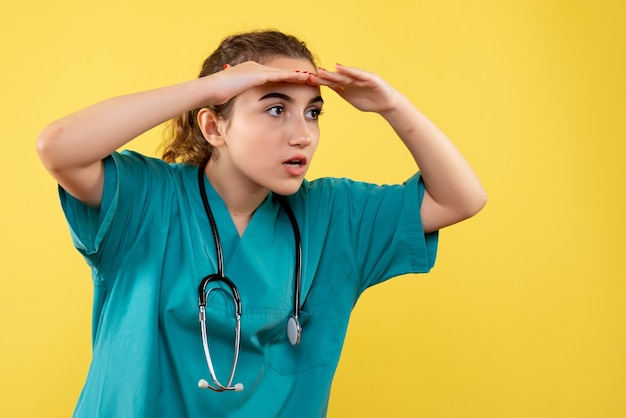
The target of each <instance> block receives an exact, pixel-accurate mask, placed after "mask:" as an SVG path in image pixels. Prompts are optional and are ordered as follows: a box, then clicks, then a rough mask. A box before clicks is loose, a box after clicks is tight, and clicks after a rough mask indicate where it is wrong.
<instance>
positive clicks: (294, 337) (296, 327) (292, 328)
mask: <svg viewBox="0 0 626 418" xmlns="http://www.w3.org/2000/svg"><path fill="white" fill-rule="evenodd" d="M300 336H302V327H301V326H300V321H298V318H296V317H295V316H290V317H289V319H288V320H287V338H289V342H290V343H291V345H298V344H300Z"/></svg>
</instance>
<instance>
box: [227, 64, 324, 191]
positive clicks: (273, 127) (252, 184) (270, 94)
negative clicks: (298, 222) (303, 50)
mask: <svg viewBox="0 0 626 418" xmlns="http://www.w3.org/2000/svg"><path fill="white" fill-rule="evenodd" d="M264 64H265V65H267V66H272V67H278V68H284V69H287V70H293V71H309V72H315V68H314V67H313V64H311V62H309V61H308V60H307V59H294V58H287V57H277V58H273V59H271V60H269V61H268V62H264ZM322 104H323V101H322V97H321V95H320V88H319V86H311V85H308V84H293V83H267V84H264V85H262V86H259V87H255V88H252V89H249V90H246V91H245V92H244V93H242V94H240V95H239V96H238V97H237V98H236V99H235V101H234V104H233V108H232V113H231V115H230V118H229V120H228V121H227V123H226V127H225V131H224V133H223V136H224V141H225V145H224V147H221V149H220V150H219V153H220V155H219V162H218V164H219V165H222V168H226V169H227V170H228V173H227V175H228V176H229V178H230V180H232V181H237V182H238V185H239V186H243V187H245V188H250V191H251V192H255V191H258V190H259V188H261V189H268V190H272V191H273V192H275V193H279V194H283V195H290V194H293V193H295V192H296V191H297V190H298V188H299V187H300V185H301V183H302V180H303V178H304V175H305V174H306V172H307V170H308V168H309V165H310V164H311V160H312V158H313V154H314V153H315V150H316V148H317V145H318V142H319V135H320V131H319V125H318V119H317V118H318V115H319V114H320V112H321V109H322ZM232 185H233V186H236V184H232Z"/></svg>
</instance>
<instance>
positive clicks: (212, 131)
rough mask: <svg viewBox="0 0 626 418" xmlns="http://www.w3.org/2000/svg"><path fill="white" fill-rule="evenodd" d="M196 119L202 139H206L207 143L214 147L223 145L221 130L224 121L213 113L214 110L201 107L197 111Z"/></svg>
mask: <svg viewBox="0 0 626 418" xmlns="http://www.w3.org/2000/svg"><path fill="white" fill-rule="evenodd" d="M196 119H197V120H196V122H197V123H198V127H199V128H200V131H202V135H203V136H204V139H206V140H207V142H208V143H209V144H211V145H213V146H214V147H216V148H218V147H220V146H221V145H224V135H223V130H224V127H225V124H224V121H223V120H222V119H221V118H219V117H218V116H217V115H216V114H215V112H213V111H212V110H210V109H208V108H206V107H203V108H202V109H200V110H199V111H198V117H197V118H196Z"/></svg>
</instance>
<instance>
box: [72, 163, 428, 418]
mask: <svg viewBox="0 0 626 418" xmlns="http://www.w3.org/2000/svg"><path fill="white" fill-rule="evenodd" d="M197 170H198V168H197V167H195V166H190V165H184V164H166V163H165V162H163V161H161V160H158V159H152V158H147V157H144V156H141V155H139V154H137V153H132V152H127V151H125V152H122V153H119V154H118V153H115V154H113V155H112V156H111V157H109V158H107V159H106V160H105V186H104V195H103V201H102V206H101V209H100V211H94V210H92V209H90V208H88V207H86V206H85V205H83V204H81V203H80V202H78V201H76V200H75V199H73V198H72V197H71V196H70V195H69V194H67V193H66V192H64V191H63V190H61V191H60V194H61V202H62V206H63V209H64V211H65V214H66V217H67V219H68V223H69V225H70V229H71V233H72V238H73V240H74V244H75V246H76V248H77V249H78V250H79V251H80V252H81V253H82V254H83V256H84V257H85V259H86V260H87V262H88V264H89V265H90V266H91V268H92V272H93V282H94V286H95V290H94V307H93V359H92V363H91V367H90V369H89V373H88V376H87V380H86V383H85V386H84V388H83V391H82V393H81V396H80V399H79V401H78V405H77V407H76V410H75V416H76V417H90V418H94V417H106V418H111V417H124V418H131V417H132V418H136V417H168V418H169V417H172V418H177V417H181V418H182V417H184V418H195V417H203V418H205V417H245V418H249V417H299V418H306V417H323V416H325V415H326V409H327V406H328V397H329V393H330V387H331V382H332V378H333V375H334V373H335V369H336V366H337V363H338V361H339V355H340V352H341V348H342V345H343V341H344V337H345V333H346V329H347V326H348V319H349V317H350V313H351V311H352V308H353V307H354V304H355V303H356V301H357V299H358V298H359V296H360V294H361V293H362V292H363V291H364V290H365V289H366V288H368V287H369V286H372V285H374V284H376V283H379V282H382V281H384V280H386V279H388V278H391V277H394V276H398V275H402V274H406V273H418V272H427V271H429V270H430V269H431V267H432V266H433V264H434V261H435V255H436V249H437V234H436V233H433V234H427V235H425V234H424V232H423V230H422V226H421V221H420V215H419V207H420V203H421V199H422V196H423V193H424V189H423V184H422V182H421V181H420V177H419V175H415V176H414V177H412V178H411V179H409V180H408V181H407V182H406V183H405V184H403V185H393V186H377V185H373V184H366V183H359V182H354V181H350V180H347V179H332V178H324V179H319V180H315V181H311V182H308V181H304V182H303V184H302V187H301V188H300V189H299V190H298V192H296V193H295V194H294V195H292V196H290V197H289V203H290V205H291V207H292V209H293V211H294V213H295V216H296V218H297V220H298V225H299V227H300V231H301V235H302V254H303V266H302V267H303V275H302V292H301V294H302V312H301V322H302V327H303V332H302V340H301V342H300V345H298V346H295V347H294V346H291V344H289V342H288V340H287V333H286V322H287V319H288V317H289V315H290V314H291V312H292V304H293V284H294V280H293V277H294V264H295V247H294V238H293V230H292V228H291V224H290V222H289V219H288V217H287V215H286V213H285V212H284V210H282V209H281V208H280V205H279V204H278V202H277V201H276V199H275V197H274V196H273V195H272V194H271V193H270V195H269V196H268V197H267V199H266V200H265V201H264V202H263V203H262V204H261V206H260V207H259V208H258V209H257V211H256V212H255V213H254V215H253V217H252V219H251V221H250V223H249V225H248V227H247V229H246V230H245V233H244V234H243V236H241V237H240V236H239V234H238V233H237V230H236V228H235V225H234V223H233V222H232V219H231V217H230V215H229V213H228V211H227V209H226V206H225V204H224V202H223V201H222V200H221V198H220V197H219V195H218V194H217V193H216V192H215V190H214V189H213V188H212V187H211V184H210V183H209V181H208V180H207V179H206V178H205V179H204V181H205V184H206V188H207V194H208V198H209V201H210V203H211V207H212V210H213V212H214V216H215V218H216V221H217V225H218V230H219V234H220V238H221V241H222V246H223V251H224V262H225V274H226V276H227V277H229V278H230V279H231V280H233V281H234V282H235V283H236V285H237V287H238V289H239V292H240V293H241V299H242V304H243V313H242V318H241V327H242V328H241V332H242V340H241V353H240V356H239V365H238V368H237V373H236V375H235V379H234V383H237V382H240V383H242V384H243V385H244V390H243V391H242V392H226V393H215V392H213V391H211V390H207V389H200V388H198V386H197V382H198V380H199V379H201V378H205V379H207V380H209V381H210V376H209V373H208V370H207V366H206V360H205V357H204V352H203V349H202V339H201V334H200V325H199V322H198V284H199V283H200V280H201V279H202V278H203V277H204V276H206V275H208V274H212V273H216V272H217V264H216V257H215V245H214V242H213V235H212V233H211V228H210V224H209V222H208V220H207V215H206V213H205V211H204V208H203V205H202V201H201V197H200V191H199V187H198V182H197ZM207 323H208V325H207V327H208V332H209V341H210V347H211V355H212V358H213V363H214V365H215V368H216V372H217V375H218V378H220V380H222V382H225V381H226V380H227V377H228V375H229V373H230V368H231V365H232V360H233V337H234V319H233V307H232V300H230V299H228V297H227V296H226V295H225V294H224V293H221V292H212V294H211V297H210V299H209V301H208V304H207Z"/></svg>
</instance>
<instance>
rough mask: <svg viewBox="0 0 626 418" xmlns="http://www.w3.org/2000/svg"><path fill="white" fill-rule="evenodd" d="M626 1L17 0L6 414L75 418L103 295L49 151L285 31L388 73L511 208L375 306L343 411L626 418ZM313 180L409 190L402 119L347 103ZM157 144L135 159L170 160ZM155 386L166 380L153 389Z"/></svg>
mask: <svg viewBox="0 0 626 418" xmlns="http://www.w3.org/2000/svg"><path fill="white" fill-rule="evenodd" d="M625 5H626V3H625V2H623V1H621V0H616V1H602V0H594V1H591V0H588V1H576V0H571V1H558V0H519V1H500V0H478V1H465V0H443V1H422V0H405V1H398V2H393V1H391V2H382V1H371V0H353V1H340V0H336V1H325V0H319V1H300V2H298V1H292V2H280V1H275V2H260V1H246V0H241V1H221V2H217V1H209V0H202V1H197V0H189V1H184V2H164V1H158V0H151V1H148V0H139V1H132V0H111V1H99V2H85V1H84V0H80V1H79V0H74V1H72V0H56V1H44V0H40V1H33V0H23V1H19V2H18V1H3V2H2V3H1V4H0V45H1V56H2V65H1V67H0V76H1V81H0V82H1V84H0V92H1V93H0V94H1V95H2V100H1V102H0V106H1V111H0V115H1V117H2V123H1V124H0V140H1V141H2V146H1V150H2V151H1V152H0V170H1V172H0V186H1V190H0V191H1V195H0V196H1V197H0V199H1V200H0V202H1V205H0V237H1V238H0V257H1V259H0V261H1V266H0V267H1V268H0V274H1V280H0V376H1V377H0V397H1V400H0V416H2V417H43V416H46V417H67V416H69V415H70V414H71V411H72V410H73V407H74V404H75V402H76V398H77V396H78V394H79V391H80V388H81V386H82V383H83V379H84V377H85V374H86V370H87V367H88V363H89V359H90V332H91V331H90V324H91V320H90V312H91V284H90V279H89V273H88V270H87V267H86V266H85V264H84V262H83V261H82V259H81V258H80V256H79V255H78V253H77V252H76V251H75V250H74V249H73V247H72V245H71V241H70V238H69V233H68V230H67V227H66V224H65V221H64V218H63V216H62V213H61V210H60V207H59V204H58V199H57V194H56V193H57V192H56V188H55V184H54V182H53V180H52V179H51V178H50V177H49V176H48V175H47V174H46V172H45V171H44V170H43V168H42V167H41V166H40V164H39V161H38V159H37V156H36V153H35V146H34V143H35V139H36V137H37V134H38V132H39V131H40V130H41V129H42V128H43V127H44V126H45V125H46V124H47V123H48V122H50V121H52V120H54V119H56V118H59V117H61V116H63V115H65V114H67V113H69V112H72V111H74V110H77V109H79V108H81V107H84V106H87V105H89V104H91V103H93V102H95V101H99V100H102V99H105V98H107V97H110V96H114V95H119V94H123V93H129V92H133V91H138V90H143V89H148V88H152V87H157V86H161V85H165V84H169V83H173V82H177V81H182V80H185V79H188V78H191V77H195V75H196V73H197V70H198V68H199V65H200V62H201V60H202V59H203V58H204V56H205V55H206V54H208V53H209V52H210V51H212V50H213V49H214V47H215V46H216V45H217V43H218V41H219V40H220V39H221V38H222V37H223V36H224V35H226V34H229V33H231V32H238V31H242V30H248V29H253V28H257V27H260V28H267V27H275V28H279V29H281V30H284V31H287V32H291V33H294V34H296V35H298V36H301V37H302V38H304V39H305V40H306V41H307V42H308V44H309V46H310V47H311V48H312V49H313V50H314V51H315V52H316V53H317V55H318V56H319V58H320V61H321V64H322V65H323V66H326V67H332V66H333V65H334V63H335V62H340V63H342V64H346V65H354V66H359V67H362V68H365V69H368V70H371V71H375V72H377V73H379V74H380V75H382V76H383V77H384V78H386V79H387V80H388V81H389V82H390V83H392V84H393V85H394V86H396V87H398V88H399V89H401V90H402V91H403V92H405V93H406V94H407V95H408V96H409V97H410V98H411V99H412V100H413V102H414V103H415V104H416V105H417V106H418V107H419V108H421V109H422V110H423V111H424V112H425V113H426V114H427V115H429V116H430V117H431V118H432V119H433V120H434V121H435V122H436V123H437V124H438V125H439V126H440V127H441V128H442V129H443V130H444V131H445V132H446V133H448V135H449V136H450V137H451V138H452V139H453V140H454V141H455V143H456V144H457V145H458V147H459V148H460V149H461V150H462V152H463V153H464V154H465V155H466V157H467V158H468V159H469V161H470V162H471V163H472V165H473V166H474V167H475V170H476V171H477V173H478V174H479V176H480V177H481V179H482V181H483V182H484V185H485V187H486V189H487V191H488V194H489V198H490V201H489V203H488V205H487V207H486V209H485V210H484V211H483V212H481V214H480V215H479V216H477V217H476V218H474V219H472V220H470V221H467V222H465V223H463V224H459V225H457V226H454V227H451V228H449V229H447V230H444V231H443V232H442V233H441V246H440V250H439V256H438V264H437V266H436V267H435V269H434V271H433V272H432V273H431V274H429V275H424V276H416V277H402V278H399V279H396V280H392V281H391V282H388V283H385V284H384V285H381V286H379V287H377V288H374V289H371V290H370V291H368V292H367V293H366V294H365V296H364V297H363V299H362V300H361V301H360V303H359V304H358V306H357V308H356V310H355V313H354V315H353V320H352V322H351V327H350V330H349V335H348V338H347V341H346V345H345V349H344V352H343V357H342V360H341V363H340V367H339V369H338V372H337V376H336V379H335V383H334V386H333V391H332V398H331V403H330V412H329V417H331V418H337V417H383V416H389V417H390V416H394V417H429V418H432V417H481V418H485V417H506V418H508V417H511V418H513V417H525V418H527V417H534V418H543V417H546V418H547V417H550V418H553V417H567V418H575V417H593V418H598V417H600V418H619V417H626V284H625V279H626V261H625V260H626V257H625V254H624V253H625V251H624V250H625V245H624V234H625V233H626V226H625V221H624V215H625V212H626V205H625V203H624V198H625V193H624V192H625V188H624V179H623V168H624V162H623V161H624V157H625V151H626V145H625V140H626V128H625V121H626V119H625V113H626V112H625V111H626V81H625V75H626V65H625V64H626V54H625V53H626V29H625V27H626V26H625V24H624V22H625V21H626V6H625ZM325 95H326V101H327V106H326V108H325V115H324V116H323V122H322V128H323V136H322V145H321V148H320V149H319V153H318V155H317V156H316V161H315V162H314V167H313V168H312V171H311V172H310V176H309V177H311V178H312V177H317V176H322V175H333V176H350V177H354V178H357V179H361V180H366V181H373V182H398V181H402V180H403V179H404V178H405V177H407V176H408V175H409V174H410V173H411V172H412V171H413V165H412V162H411V159H410V157H409V156H408V154H407V152H405V150H404V149H403V147H402V145H401V144H400V143H399V141H397V140H396V139H395V138H394V136H393V135H392V133H391V132H390V130H389V128H388V127H387V126H386V125H385V124H384V123H383V122H382V121H381V119H380V118H378V117H376V116H375V115H371V114H360V113H359V112H357V111H355V110H353V109H351V108H350V107H349V106H348V105H346V104H344V103H342V102H341V101H339V100H337V99H336V98H335V97H334V96H333V95H332V94H331V92H326V93H325ZM160 138H161V133H160V130H158V129H157V130H155V131H152V132H150V133H149V134H147V135H145V136H144V137H142V138H140V139H139V140H138V141H136V142H135V143H133V144H132V147H133V148H135V149H138V150H140V151H143V152H145V153H149V154H153V153H154V151H155V149H156V146H157V144H158V142H159V140H160ZM146 384H150V382H146Z"/></svg>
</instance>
